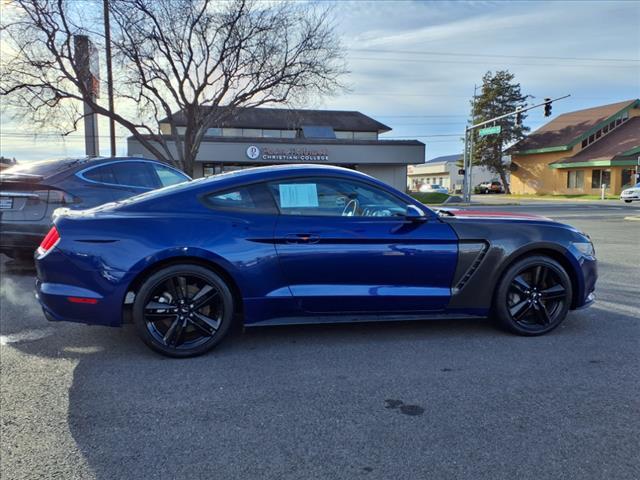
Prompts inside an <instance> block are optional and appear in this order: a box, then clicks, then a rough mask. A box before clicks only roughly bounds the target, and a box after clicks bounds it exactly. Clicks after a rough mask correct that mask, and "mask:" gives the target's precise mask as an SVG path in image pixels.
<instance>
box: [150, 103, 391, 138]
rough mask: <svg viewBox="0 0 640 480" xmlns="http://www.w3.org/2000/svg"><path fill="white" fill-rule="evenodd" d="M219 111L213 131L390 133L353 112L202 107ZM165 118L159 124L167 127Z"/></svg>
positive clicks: (179, 115)
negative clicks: (325, 128)
mask: <svg viewBox="0 0 640 480" xmlns="http://www.w3.org/2000/svg"><path fill="white" fill-rule="evenodd" d="M201 108H207V109H209V110H214V109H215V110H218V111H219V113H220V118H222V119H223V120H222V121H221V122H220V124H219V125H213V127H226V128H268V129H276V130H294V129H299V128H302V126H306V125H313V126H330V127H333V129H334V130H338V131H354V132H378V133H384V132H389V131H391V128H390V127H388V126H387V125H385V124H383V123H380V122H378V121H377V120H374V119H373V118H371V117H368V116H367V115H365V114H363V113H360V112H355V111H343V110H298V109H286V108H261V107H259V108H229V107H201ZM173 118H174V121H175V122H176V124H177V125H186V121H185V117H184V115H183V113H182V112H177V113H175V114H174V115H173ZM167 122H168V117H166V118H163V119H162V120H160V123H167Z"/></svg>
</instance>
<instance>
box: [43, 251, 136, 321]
mask: <svg viewBox="0 0 640 480" xmlns="http://www.w3.org/2000/svg"><path fill="white" fill-rule="evenodd" d="M36 270H37V279H36V289H35V290H36V298H37V299H38V301H39V302H40V305H41V306H42V310H43V312H44V315H45V317H46V318H47V320H50V321H54V322H60V321H66V322H76V323H85V324H91V325H106V326H112V327H118V326H120V325H121V324H122V310H123V303H124V298H125V294H126V285H127V283H126V281H125V279H124V274H123V272H117V271H114V270H113V269H109V270H108V271H107V270H102V269H100V268H97V269H91V270H89V269H86V268H83V267H81V266H79V265H78V264H77V263H76V262H75V261H74V259H72V258H69V257H67V255H65V254H63V253H61V252H59V251H58V250H57V248H54V250H53V251H52V252H51V253H49V254H48V255H46V256H45V257H44V258H36ZM80 285H82V286H80Z"/></svg>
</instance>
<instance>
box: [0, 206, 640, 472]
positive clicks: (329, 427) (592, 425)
mask: <svg viewBox="0 0 640 480" xmlns="http://www.w3.org/2000/svg"><path fill="white" fill-rule="evenodd" d="M491 199H492V201H495V202H499V201H500V200H499V196H495V197H491ZM479 200H483V199H479ZM477 208H479V209H490V210H496V211H500V210H503V211H514V212H526V213H535V214H540V215H544V216H548V217H551V218H553V219H555V220H558V221H560V222H563V223H570V224H572V225H574V226H575V227H577V228H579V229H581V230H583V231H585V232H587V233H588V234H589V235H590V236H591V237H592V239H593V241H594V244H595V248H596V254H597V257H598V260H599V281H598V287H597V290H596V293H597V302H596V303H595V305H593V306H592V307H591V308H589V309H586V310H582V311H575V312H572V313H570V314H569V317H568V318H567V320H566V321H565V322H564V323H563V324H562V325H561V326H560V327H559V328H558V329H556V330H555V331H553V332H552V333H550V334H549V335H546V336H543V337H535V338H523V337H517V336H514V335H510V334H507V333H504V332H502V331H500V330H497V329H495V328H494V327H493V326H492V324H491V322H490V321H468V320H464V321H449V322H443V321H431V322H407V323H395V324H394V323H381V324H357V325H337V326H329V325H325V326H289V327H272V328H255V329H250V330H248V331H246V332H245V333H244V334H241V333H239V332H238V333H236V334H234V336H233V337H232V338H231V339H230V340H229V341H226V342H224V343H223V344H222V345H221V346H219V347H218V348H216V349H215V350H214V351H213V352H211V353H210V354H208V355H205V356H202V357H198V358H194V359H187V360H174V359H168V358H164V357H161V356H159V355H157V354H155V353H153V352H151V351H150V350H149V349H148V348H147V347H145V346H144V345H143V344H142V342H140V341H139V340H138V338H137V336H136V335H135V332H134V331H133V328H132V327H131V326H126V327H124V328H122V329H113V328H107V327H91V326H85V325H76V324H68V323H49V322H47V321H46V320H45V318H44V316H43V315H42V313H41V311H40V308H39V306H38V304H37V301H36V300H35V298H34V296H33V283H34V272H33V271H32V270H31V269H30V268H29V267H28V266H24V265H16V264H14V263H12V262H7V259H6V257H3V259H2V266H1V268H2V270H1V276H2V279H1V282H2V283H1V286H2V293H1V298H0V302H1V312H0V313H1V316H0V334H1V337H0V342H1V344H2V345H1V347H0V354H1V358H0V368H1V371H0V380H1V405H0V407H1V419H2V431H1V432H0V433H1V435H2V442H1V446H2V452H1V465H0V471H2V478H3V479H7V480H8V479H27V478H29V479H30V478H60V479H94V478H95V479H120V478H122V479H125V478H126V479H133V478H162V479H165V478H177V479H199V478H202V479H218V478H219V479H232V478H240V479H254V478H255V479H289V478H290V479H332V478H336V479H345V478H368V479H391V478H398V479H421V478H425V479H427V478H433V479H447V478H456V479H460V478H464V479H514V478H518V479H520V480H524V479H535V480H540V479H558V478H576V479H605V478H610V479H637V478H640V456H639V455H638V452H639V451H640V440H639V439H640V368H639V367H640V355H639V347H640V300H639V299H638V286H639V285H640V269H639V268H638V264H639V263H640V221H634V220H633V219H632V218H633V217H636V218H637V217H640V203H634V204H632V205H626V204H624V203H621V202H618V201H608V202H580V203H578V202H575V203H572V202H558V203H553V202H541V201H538V202H523V203H522V205H518V206H512V205H505V206H499V205H495V206H486V207H482V206H480V207H477ZM625 217H627V218H625Z"/></svg>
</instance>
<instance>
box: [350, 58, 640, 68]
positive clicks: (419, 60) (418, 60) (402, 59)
mask: <svg viewBox="0 0 640 480" xmlns="http://www.w3.org/2000/svg"><path fill="white" fill-rule="evenodd" d="M349 58H351V59H353V60H364V61H375V62H381V61H383V62H401V63H423V64H424V63H447V64H455V65H485V66H486V65H489V64H490V62H473V61H469V60H464V61H457V60H434V59H431V58H430V59H413V58H385V57H349ZM491 64H492V65H495V66H502V64H498V63H497V61H496V62H494V63H491ZM507 66H529V67H584V68H593V67H606V68H631V69H634V70H637V69H640V66H638V65H608V64H604V63H603V64H600V65H598V64H596V63H592V64H589V65H584V64H579V63H571V64H563V63H511V62H510V63H508V64H507Z"/></svg>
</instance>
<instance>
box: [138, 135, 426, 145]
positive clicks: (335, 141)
mask: <svg viewBox="0 0 640 480" xmlns="http://www.w3.org/2000/svg"><path fill="white" fill-rule="evenodd" d="M142 136H143V137H144V138H146V139H147V140H155V139H156V136H154V135H142ZM127 141H130V142H137V141H138V140H137V139H136V137H135V136H133V135H130V136H128V137H127ZM202 142H203V143H245V144H262V143H285V144H294V145H378V146H385V145H413V146H423V147H424V146H425V144H424V143H422V142H421V141H419V140H384V139H383V140H348V139H341V138H331V139H326V138H269V137H260V138H247V137H218V136H206V135H205V136H204V137H202Z"/></svg>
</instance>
